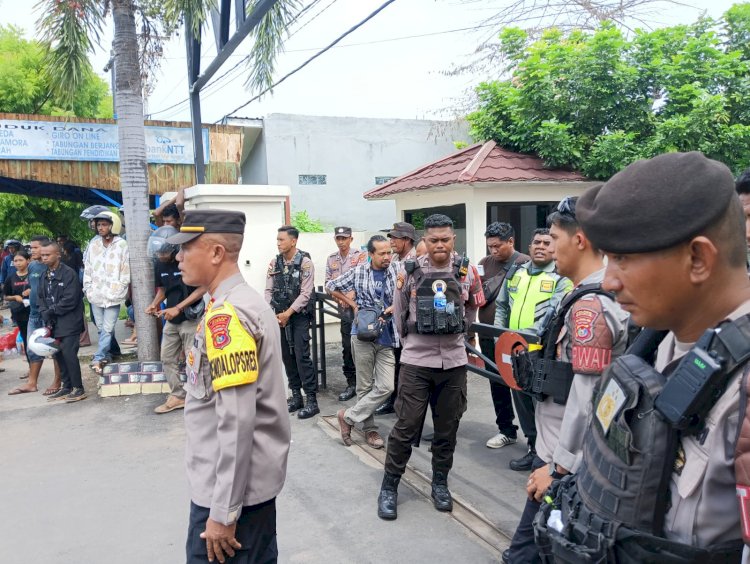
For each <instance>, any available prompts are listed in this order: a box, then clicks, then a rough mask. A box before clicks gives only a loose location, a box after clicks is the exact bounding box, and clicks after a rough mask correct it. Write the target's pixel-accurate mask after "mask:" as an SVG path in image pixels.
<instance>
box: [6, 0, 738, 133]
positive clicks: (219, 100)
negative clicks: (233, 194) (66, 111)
mask: <svg viewBox="0 0 750 564" xmlns="http://www.w3.org/2000/svg"><path fill="white" fill-rule="evenodd" d="M310 1H311V0H304V3H305V4H308V3H310ZM382 1H383V0H321V1H320V2H318V3H317V4H316V5H315V7H314V8H313V9H311V10H310V11H309V12H308V13H306V14H305V15H304V16H303V17H301V18H300V20H299V22H298V23H296V24H295V25H293V26H292V29H291V30H290V33H292V34H293V35H292V37H291V38H290V39H289V40H288V41H287V42H286V52H285V53H283V54H282V55H280V57H279V61H278V65H277V77H281V76H282V75H284V74H286V73H287V72H289V71H290V70H292V69H293V68H295V67H296V66H298V65H299V64H301V63H302V62H303V61H305V60H306V59H307V58H309V57H310V56H312V55H313V54H314V53H315V52H316V51H317V50H318V49H319V48H322V47H324V46H326V45H327V44H328V43H330V42H331V41H333V40H334V39H335V38H336V37H338V36H339V35H341V34H342V33H343V32H344V31H346V30H347V29H349V28H350V27H352V26H353V25H354V24H356V23H357V22H359V21H360V20H362V19H363V18H365V17H366V16H367V15H368V14H369V13H370V12H372V11H374V10H375V9H376V8H377V7H378V6H380V5H381V4H382ZM510 1H511V0H506V2H505V3H507V2H510ZM688 1H689V0H688ZM691 3H692V4H693V5H694V6H696V7H697V8H696V9H691V8H687V7H675V6H672V7H671V8H670V9H669V10H666V11H664V12H662V13H660V14H659V15H658V16H655V17H654V25H655V26H659V25H664V24H675V23H688V22H692V21H694V20H695V18H696V17H697V16H698V15H699V13H700V12H701V11H702V10H706V11H707V12H708V14H709V15H710V16H713V17H719V16H720V15H721V14H722V13H723V12H724V11H725V10H726V9H727V8H728V7H729V6H731V5H732V4H733V3H734V2H732V1H730V0H711V1H710V2H708V1H706V0H693V1H692V2H691ZM35 4H36V2H31V1H28V2H27V1H22V2H19V1H18V0H0V7H3V8H5V10H4V13H3V18H2V22H3V23H5V24H8V23H11V24H14V25H16V26H19V27H21V28H23V29H24V30H26V32H27V37H31V36H33V35H34V27H35V21H36V19H37V16H38V14H36V13H35V12H34V10H33V6H34V5H35ZM501 4H503V2H502V1H501V0H487V1H481V0H476V1H473V2H460V1H459V0H397V1H396V2H395V3H393V4H392V5H390V6H388V7H387V8H385V10H384V11H383V12H381V13H380V14H379V15H377V16H376V17H375V18H374V19H373V20H371V21H370V22H368V23H367V24H365V25H364V26H363V27H362V28H360V29H358V30H357V31H355V32H354V33H352V34H351V35H350V36H349V37H347V38H346V39H344V41H343V42H342V43H341V45H347V46H346V47H338V48H334V49H332V50H330V51H328V52H327V53H325V54H323V55H322V56H321V57H320V58H318V59H317V60H315V61H313V62H312V63H311V64H310V65H309V66H308V67H306V68H305V69H303V70H302V71H300V72H299V73H297V74H296V75H294V76H293V77H291V78H290V79H288V80H287V81H286V82H284V83H283V84H281V85H280V86H279V87H278V88H277V89H276V90H275V91H274V92H273V94H269V95H266V97H264V98H263V99H262V100H260V101H258V102H254V103H252V104H251V105H249V106H248V107H246V108H245V109H243V110H241V111H240V112H238V115H241V116H249V117H260V116H264V115H267V114H269V113H274V112H283V113H297V114H310V115H335V116H358V117H392V118H440V117H450V113H451V108H455V107H456V106H457V104H458V102H459V101H460V100H461V99H463V98H464V96H465V93H466V92H467V91H468V89H470V88H471V86H472V85H474V84H476V83H477V82H479V81H481V80H483V79H486V78H487V77H486V76H480V75H475V76H466V75H463V76H453V77H451V76H446V75H445V74H444V72H445V71H447V70H449V69H450V68H451V67H452V66H453V65H462V64H464V63H466V62H467V61H468V60H469V57H470V56H471V53H472V51H473V50H474V49H475V47H476V46H477V44H478V43H479V42H480V41H481V40H482V39H484V38H485V36H486V33H482V32H481V30H480V31H458V32H450V33H445V32H449V31H452V30H457V29H462V28H470V27H473V26H476V25H477V24H479V23H481V22H482V21H483V20H484V19H485V18H486V17H488V16H489V15H491V14H492V13H493V7H496V6H498V5H501ZM11 5H12V6H13V9H12V13H11V14H9V13H8V12H9V11H10V10H9V9H8V8H9V7H10V6H11ZM326 7H328V8H327V9H326V10H325V11H324V12H322V13H320V15H319V16H318V17H315V15H316V14H318V13H319V12H321V10H323V9H324V8H326ZM313 17H315V19H312V18H313ZM426 34H431V35H426ZM412 36H420V37H412ZM407 37H408V38H407ZM204 41H205V43H206V44H210V48H211V50H212V52H215V47H214V45H213V34H212V33H209V34H208V36H207V37H206V38H205V39H204ZM110 44H111V30H108V33H107V34H105V38H104V39H103V44H102V47H101V48H100V49H98V51H97V53H96V54H95V56H94V61H93V62H94V69H95V71H96V72H97V73H99V74H100V75H102V77H104V78H107V80H109V77H108V75H106V74H105V73H104V72H103V71H102V69H103V68H104V66H105V64H106V62H107V59H108V58H109V55H108V53H109V50H110ZM204 49H208V47H207V46H206V47H204ZM248 50H249V44H248V43H247V42H246V44H243V45H241V46H240V47H239V49H238V50H237V51H236V53H237V55H235V56H233V57H232V58H230V59H229V61H228V62H227V63H225V65H224V67H223V68H222V69H221V71H220V73H219V74H221V73H222V72H224V71H226V70H229V69H230V68H231V67H232V66H233V65H234V64H235V63H236V62H237V61H239V60H240V59H241V57H242V56H244V55H245V54H247V52H248ZM209 58H210V57H209ZM209 58H206V59H204V62H203V68H205V67H206V66H207V64H208V60H209ZM239 70H240V69H237V71H235V72H234V73H232V74H230V75H229V76H227V77H226V78H225V79H223V80H222V81H221V83H220V87H219V88H211V89H210V90H209V91H208V92H207V93H205V94H204V95H203V97H202V99H203V121H204V123H210V122H213V121H215V120H219V119H221V117H222V116H223V115H224V114H226V113H227V112H228V111H229V110H231V109H233V108H235V107H236V106H239V105H240V104H242V103H243V102H245V101H247V100H248V99H249V98H250V97H251V96H252V93H249V92H248V91H247V90H246V89H245V88H244V86H243V82H244V76H245V73H244V72H239ZM186 75H187V63H186V59H185V47H184V40H183V39H182V38H176V39H174V40H172V41H171V42H170V44H169V45H168V48H167V50H166V52H165V58H164V62H163V64H162V68H161V71H160V72H159V76H158V79H157V86H156V89H155V91H154V93H153V94H152V95H151V97H150V98H149V100H148V103H147V111H148V113H151V114H152V115H153V117H154V118H155V119H167V120H189V117H190V116H189V109H188V104H187V103H186V102H185V103H183V104H180V105H178V106H177V107H176V108H173V109H170V110H169V111H167V112H160V110H164V109H165V108H167V107H169V106H172V105H173V104H175V103H177V102H180V101H181V100H183V99H185V98H186V97H187V94H188V92H187V76H186ZM232 77H233V78H234V79H233V80H229V79H230V78H232Z"/></svg>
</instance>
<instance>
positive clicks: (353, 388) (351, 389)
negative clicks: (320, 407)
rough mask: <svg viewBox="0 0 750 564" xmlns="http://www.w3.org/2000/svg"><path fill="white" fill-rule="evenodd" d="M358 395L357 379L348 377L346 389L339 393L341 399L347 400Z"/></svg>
mask: <svg viewBox="0 0 750 564" xmlns="http://www.w3.org/2000/svg"><path fill="white" fill-rule="evenodd" d="M356 395H357V384H356V382H355V379H354V378H353V377H352V378H349V377H347V379H346V389H345V390H344V391H343V392H341V393H340V394H339V401H347V400H350V399H352V398H353V397H354V396H356Z"/></svg>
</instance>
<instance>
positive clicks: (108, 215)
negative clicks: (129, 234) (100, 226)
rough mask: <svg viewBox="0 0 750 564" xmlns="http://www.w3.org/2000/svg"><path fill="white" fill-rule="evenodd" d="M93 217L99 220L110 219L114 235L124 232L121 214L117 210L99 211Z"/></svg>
mask: <svg viewBox="0 0 750 564" xmlns="http://www.w3.org/2000/svg"><path fill="white" fill-rule="evenodd" d="M92 219H93V220H94V221H99V220H100V219H103V220H104V221H109V222H110V223H111V224H112V235H119V234H120V233H122V220H121V219H120V216H119V215H117V214H116V213H115V212H112V211H109V210H107V211H103V212H99V213H98V214H96V215H95V216H94V217H93V218H92Z"/></svg>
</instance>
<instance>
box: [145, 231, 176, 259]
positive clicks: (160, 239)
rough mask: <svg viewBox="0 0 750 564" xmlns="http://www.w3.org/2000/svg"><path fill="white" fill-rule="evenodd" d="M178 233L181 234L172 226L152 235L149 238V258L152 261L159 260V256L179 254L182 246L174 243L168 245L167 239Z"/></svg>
mask: <svg viewBox="0 0 750 564" xmlns="http://www.w3.org/2000/svg"><path fill="white" fill-rule="evenodd" d="M177 233H179V231H177V229H176V228H174V227H172V226H171V225H165V226H163V227H159V228H158V229H157V230H156V231H154V232H153V233H151V235H150V236H149V238H148V246H147V249H148V256H149V257H150V258H152V259H158V256H157V255H166V254H177V252H178V251H179V250H180V246H179V245H175V244H173V243H167V239H169V238H170V237H171V236H172V235H176V234H177Z"/></svg>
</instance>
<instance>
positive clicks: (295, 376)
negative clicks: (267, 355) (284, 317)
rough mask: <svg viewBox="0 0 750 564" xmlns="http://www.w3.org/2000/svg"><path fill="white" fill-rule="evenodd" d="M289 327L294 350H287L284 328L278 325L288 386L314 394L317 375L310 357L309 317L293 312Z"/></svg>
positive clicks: (316, 385) (287, 343)
mask: <svg viewBox="0 0 750 564" xmlns="http://www.w3.org/2000/svg"><path fill="white" fill-rule="evenodd" d="M289 327H290V329H289V332H290V333H291V338H292V341H293V343H294V351H290V350H289V342H288V341H287V337H286V336H287V330H286V328H284V327H279V329H280V330H281V356H282V358H283V360H284V368H285V369H286V377H287V380H288V381H289V388H290V389H292V390H299V389H303V390H305V395H309V394H315V393H316V392H317V391H318V377H317V375H316V374H315V369H314V367H313V363H312V360H311V359H310V318H309V317H308V316H307V315H305V314H301V313H295V314H294V315H292V317H290V318H289Z"/></svg>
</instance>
